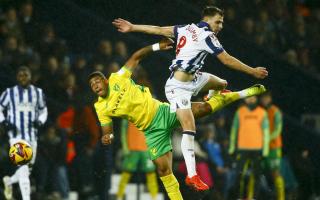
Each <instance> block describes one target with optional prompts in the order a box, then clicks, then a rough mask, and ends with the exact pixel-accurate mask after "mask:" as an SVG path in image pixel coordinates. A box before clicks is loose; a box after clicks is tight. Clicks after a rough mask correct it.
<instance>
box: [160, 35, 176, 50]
mask: <svg viewBox="0 0 320 200" xmlns="http://www.w3.org/2000/svg"><path fill="white" fill-rule="evenodd" d="M173 43H174V41H173V40H172V39H170V38H164V39H162V40H161V41H160V42H159V45H160V50H169V49H172V48H173Z"/></svg>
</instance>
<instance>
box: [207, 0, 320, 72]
mask: <svg viewBox="0 0 320 200" xmlns="http://www.w3.org/2000/svg"><path fill="white" fill-rule="evenodd" d="M213 2H215V1H213ZM306 2H307V1H286V0H275V1H250V2H245V1H226V2H224V3H223V4H224V9H225V22H226V23H227V24H229V25H231V26H232V28H233V29H234V32H238V31H240V32H241V34H242V35H243V39H244V40H248V41H253V42H254V43H255V44H256V45H257V46H259V47H260V48H261V49H264V50H265V51H267V52H269V53H272V54H274V55H275V56H277V57H282V58H283V59H284V60H286V61H287V62H288V63H290V64H291V65H293V66H296V67H299V68H301V69H302V70H305V71H309V72H310V73H316V74H317V76H319V73H320V68H319V66H320V65H319V64H320V63H319V59H318V55H319V53H320V52H319V50H320V42H319V39H320V8H319V6H318V7H315V6H314V7H307V6H306Z"/></svg>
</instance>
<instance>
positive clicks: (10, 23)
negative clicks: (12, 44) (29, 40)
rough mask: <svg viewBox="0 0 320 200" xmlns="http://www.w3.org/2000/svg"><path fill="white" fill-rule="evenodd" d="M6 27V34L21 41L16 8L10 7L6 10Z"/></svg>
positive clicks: (21, 33)
mask: <svg viewBox="0 0 320 200" xmlns="http://www.w3.org/2000/svg"><path fill="white" fill-rule="evenodd" d="M5 19H6V23H5V24H6V28H7V31H8V35H10V36H13V37H15V38H17V40H18V41H19V42H23V41H24V40H23V32H22V30H21V25H20V23H19V20H18V17H17V12H16V9H15V8H13V7H11V8H9V9H8V10H7V11H6V18H5Z"/></svg>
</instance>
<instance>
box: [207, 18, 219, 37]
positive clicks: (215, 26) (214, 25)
mask: <svg viewBox="0 0 320 200" xmlns="http://www.w3.org/2000/svg"><path fill="white" fill-rule="evenodd" d="M208 24H209V25H210V28H211V30H212V31H213V32H214V33H215V34H216V35H217V34H218V33H219V32H220V31H221V30H222V28H223V16H221V15H219V14H217V15H215V16H213V17H210V19H209V21H208Z"/></svg>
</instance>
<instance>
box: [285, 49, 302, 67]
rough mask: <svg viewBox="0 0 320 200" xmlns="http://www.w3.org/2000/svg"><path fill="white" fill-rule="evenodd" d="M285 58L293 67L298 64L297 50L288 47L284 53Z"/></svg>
mask: <svg viewBox="0 0 320 200" xmlns="http://www.w3.org/2000/svg"><path fill="white" fill-rule="evenodd" d="M285 60H286V61H287V62H288V63H289V64H291V65H293V66H295V67H297V66H298V65H299V61H298V55H297V52H296V51H295V50H293V49H288V51H287V52H286V53H285Z"/></svg>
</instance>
